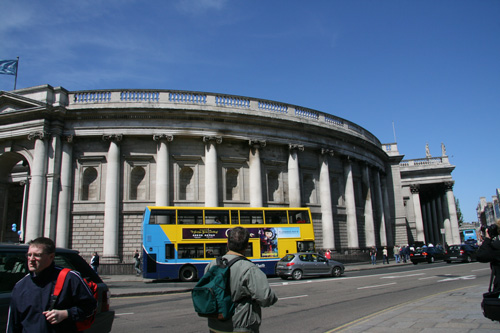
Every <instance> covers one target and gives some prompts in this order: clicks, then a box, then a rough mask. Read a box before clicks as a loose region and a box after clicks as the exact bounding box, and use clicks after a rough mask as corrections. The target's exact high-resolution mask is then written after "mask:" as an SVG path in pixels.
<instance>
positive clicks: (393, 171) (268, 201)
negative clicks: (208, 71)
mask: <svg viewBox="0 0 500 333" xmlns="http://www.w3.org/2000/svg"><path fill="white" fill-rule="evenodd" d="M0 125H1V129H0V147H1V151H0V177H2V182H1V186H2V187H3V189H4V191H2V192H3V193H4V194H3V198H0V199H2V200H3V202H5V203H8V204H5V205H4V207H3V209H2V213H3V214H2V215H3V216H4V217H3V218H2V230H3V232H2V235H1V238H2V240H3V241H13V240H16V238H17V234H16V233H15V232H13V231H12V230H10V223H11V221H15V222H12V223H17V226H19V228H20V229H21V231H22V232H21V238H22V239H23V240H26V241H28V240H30V239H33V238H35V237H37V236H40V235H45V236H48V237H51V238H54V239H55V240H56V243H57V245H58V246H63V247H71V248H74V249H77V250H80V251H81V252H82V254H84V255H90V253H91V252H93V251H98V252H100V253H102V254H103V256H102V258H103V261H104V262H120V261H123V260H129V257H130V254H131V253H132V252H133V251H134V250H135V249H136V248H139V247H140V243H141V238H140V231H141V218H142V213H143V210H144V207H145V206H146V205H162V206H166V205H172V206H181V205H182V206H252V207H259V206H266V207H276V206H286V207H288V206H290V207H303V206H306V207H310V208H311V212H312V214H313V220H314V227H315V234H316V240H317V241H316V245H317V247H318V248H325V249H327V248H328V249H334V250H337V251H349V252H353V251H354V252H356V251H358V250H364V249H366V248H369V247H371V246H393V245H394V244H406V243H407V242H409V241H411V240H418V237H420V236H418V237H417V231H418V232H419V233H421V232H422V230H421V229H422V227H420V225H423V224H424V223H423V222H422V221H420V220H418V219H417V220H418V221H417V220H416V219H415V216H417V215H418V214H413V215H412V216H408V212H407V211H406V210H405V202H406V201H405V200H406V197H403V194H402V193H406V192H408V193H409V190H408V191H406V192H405V190H404V188H405V186H406V187H407V188H408V189H409V188H410V186H411V185H412V184H413V183H412V182H410V183H408V184H406V185H405V184H403V183H402V178H404V175H403V174H402V173H401V167H400V162H401V160H402V157H403V156H401V155H399V153H398V151H397V147H396V145H395V144H391V145H382V144H381V143H380V142H379V140H378V139H377V138H376V137H375V136H374V135H373V134H371V133H370V132H368V131H367V130H366V129H364V128H362V127H360V126H358V125H356V124H354V123H352V122H349V121H347V120H345V119H342V118H339V117H336V116H333V115H331V114H327V113H323V112H320V111H316V110H311V109H307V108H303V107H299V106H296V105H290V104H286V103H281V102H275V101H269V100H261V99H255V98H249V97H242V96H229V95H223V94H212V93H203V92H186V91H166V90H155V91H149V90H148V91H146V90H141V91H134V90H106V91H78V92H68V91H66V90H65V89H63V88H53V87H51V86H48V85H45V86H39V87H33V88H27V89H22V90H17V91H13V92H0ZM451 170H453V169H451ZM451 170H449V173H451ZM448 178H449V179H448ZM450 179H451V176H449V177H447V179H446V180H447V181H450ZM412 193H413V192H412ZM408 195H409V194H408ZM443 203H444V202H443ZM410 215H411V212H410ZM455 215H456V212H455ZM431 223H432V221H431ZM436 223H438V224H439V223H441V222H436ZM441 224H442V223H441ZM450 232H451V231H450ZM419 235H420V234H419Z"/></svg>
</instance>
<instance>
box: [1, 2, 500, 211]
mask: <svg viewBox="0 0 500 333" xmlns="http://www.w3.org/2000/svg"><path fill="white" fill-rule="evenodd" d="M49 3H50V5H47V4H49ZM2 14H3V15H2V20H1V21H0V40H1V43H0V59H15V58H16V57H17V56H19V57H20V64H19V75H18V81H17V87H18V88H25V87H31V86H36V85H41V84H50V85H52V86H55V87H57V86H62V87H64V88H66V89H68V90H70V91H74V90H87V89H119V88H137V89H142V88H144V89H179V90H193V91H207V92H220V93H227V94H235V95H243V96H250V97H258V98H266V99H271V100H275V101H280V102H285V103H290V104H296V105H300V106H304V107H307V108H312V109H316V110H319V111H323V112H327V113H331V114H334V115H336V116H339V117H342V118H345V119H348V120H350V121H353V122H355V123H357V124H359V125H361V126H363V127H364V128H366V129H367V130H369V131H370V132H372V133H373V134H374V135H375V136H377V137H378V138H379V139H380V141H381V142H383V143H391V142H394V141H395V140H394V132H393V122H394V127H395V129H396V131H395V132H396V139H397V143H398V147H399V151H400V153H402V154H404V155H405V159H413V158H423V157H425V145H426V143H428V144H429V147H430V152H431V154H432V155H433V156H440V155H441V143H442V142H443V143H444V144H445V145H446V150H447V153H448V155H449V156H450V161H451V163H452V164H454V165H456V169H455V171H454V172H453V178H454V179H455V187H454V192H455V196H456V197H457V198H458V199H459V201H460V208H461V211H462V213H463V214H464V217H465V220H466V221H475V220H477V217H476V211H475V209H476V206H477V204H478V201H479V197H481V196H485V197H486V198H487V199H488V200H489V201H490V200H491V196H492V195H494V194H495V189H496V188H497V187H500V184H499V181H498V169H499V164H500V163H499V162H500V158H499V157H498V156H497V155H498V152H497V148H495V147H498V138H497V136H496V135H495V134H496V131H497V130H498V126H499V124H500V121H499V120H500V119H499V118H500V116H499V112H498V111H499V106H500V94H499V88H500V43H499V42H500V1H497V0H477V1H469V0H468V1H462V0H434V1H430V0H429V1H421V0H418V1H417V0H415V1H404V0H383V1H375V0H369V1H357V0H345V1H335V0H317V1H294V0H287V1H284V0H283V1H263V0H261V1H258V0H256V1H242V0H170V1H168V0H163V1H156V0H150V1H132V0H106V1H97V0H96V1H85V0H81V1H71V2H70V1H61V0H52V1H50V2H44V1H37V0H32V1H27V0H16V1H5V2H4V3H3V4H2ZM13 86H14V77H13V76H9V75H0V90H12V89H13Z"/></svg>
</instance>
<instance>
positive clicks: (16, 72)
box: [14, 57, 19, 90]
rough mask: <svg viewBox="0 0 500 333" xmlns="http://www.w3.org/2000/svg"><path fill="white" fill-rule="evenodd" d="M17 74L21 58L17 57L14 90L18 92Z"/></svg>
mask: <svg viewBox="0 0 500 333" xmlns="http://www.w3.org/2000/svg"><path fill="white" fill-rule="evenodd" d="M17 72H19V57H17V69H16V79H15V80H14V90H16V86H17Z"/></svg>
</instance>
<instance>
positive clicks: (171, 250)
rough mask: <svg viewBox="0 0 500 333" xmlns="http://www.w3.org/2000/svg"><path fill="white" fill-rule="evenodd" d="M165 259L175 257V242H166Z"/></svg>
mask: <svg viewBox="0 0 500 333" xmlns="http://www.w3.org/2000/svg"><path fill="white" fill-rule="evenodd" d="M165 259H175V246H174V244H165Z"/></svg>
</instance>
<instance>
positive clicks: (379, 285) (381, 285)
mask: <svg viewBox="0 0 500 333" xmlns="http://www.w3.org/2000/svg"><path fill="white" fill-rule="evenodd" d="M391 284H396V282H391V283H386V284H378V285H376V286H366V287H359V288H357V289H358V290H359V289H368V288H378V287H385V286H390V285H391Z"/></svg>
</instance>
